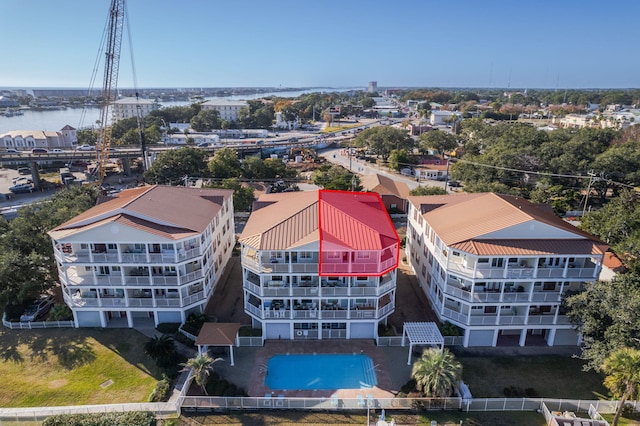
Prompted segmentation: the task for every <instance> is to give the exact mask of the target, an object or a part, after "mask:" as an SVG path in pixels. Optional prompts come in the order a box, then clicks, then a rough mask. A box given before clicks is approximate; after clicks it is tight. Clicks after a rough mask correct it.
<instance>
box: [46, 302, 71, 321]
mask: <svg viewBox="0 0 640 426" xmlns="http://www.w3.org/2000/svg"><path fill="white" fill-rule="evenodd" d="M71 319H73V313H72V312H71V308H69V307H68V306H67V305H65V304H60V303H56V304H55V305H53V307H52V308H51V311H50V312H49V321H69V320H71Z"/></svg>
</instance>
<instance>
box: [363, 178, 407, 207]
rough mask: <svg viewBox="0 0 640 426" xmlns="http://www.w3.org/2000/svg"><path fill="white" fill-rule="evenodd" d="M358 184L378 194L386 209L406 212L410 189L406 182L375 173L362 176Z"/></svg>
mask: <svg viewBox="0 0 640 426" xmlns="http://www.w3.org/2000/svg"><path fill="white" fill-rule="evenodd" d="M360 185H361V186H362V188H363V189H364V190H365V191H371V192H376V193H378V194H380V197H381V198H382V203H383V204H384V206H385V208H386V209H387V211H389V212H392V211H395V210H400V211H402V212H404V213H406V212H407V198H409V192H410V189H409V186H408V185H407V184H406V183H404V182H400V181H397V180H394V179H391V178H389V177H387V176H384V175H380V174H377V173H375V174H371V175H364V176H362V177H361V178H360Z"/></svg>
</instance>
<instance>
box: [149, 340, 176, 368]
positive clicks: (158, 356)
mask: <svg viewBox="0 0 640 426" xmlns="http://www.w3.org/2000/svg"><path fill="white" fill-rule="evenodd" d="M143 350H144V353H145V354H147V356H148V357H149V358H151V359H152V360H154V361H155V362H156V365H158V367H161V368H162V367H167V366H168V365H169V364H171V363H172V362H173V361H174V360H175V357H176V342H175V341H174V340H173V337H171V336H169V335H167V334H163V335H162V336H160V337H157V336H156V337H152V338H151V339H149V340H148V341H147V342H146V343H145V344H144V347H143Z"/></svg>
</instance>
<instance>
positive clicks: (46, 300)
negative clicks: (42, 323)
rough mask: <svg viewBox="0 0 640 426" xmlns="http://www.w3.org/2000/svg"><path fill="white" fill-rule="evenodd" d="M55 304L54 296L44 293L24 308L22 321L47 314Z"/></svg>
mask: <svg viewBox="0 0 640 426" xmlns="http://www.w3.org/2000/svg"><path fill="white" fill-rule="evenodd" d="M52 305H53V296H51V295H43V296H40V298H39V299H38V300H36V301H34V302H33V303H32V304H31V305H29V306H28V307H27V309H25V310H24V313H23V314H22V315H21V316H20V321H33V320H35V319H36V318H38V317H40V316H42V315H44V314H46V313H47V312H49V310H50V309H51V306H52Z"/></svg>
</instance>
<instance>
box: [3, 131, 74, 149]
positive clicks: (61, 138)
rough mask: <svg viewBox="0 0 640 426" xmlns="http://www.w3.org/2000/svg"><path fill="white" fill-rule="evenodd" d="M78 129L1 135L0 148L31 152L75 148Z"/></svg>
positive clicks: (17, 132) (15, 132) (18, 132)
mask: <svg viewBox="0 0 640 426" xmlns="http://www.w3.org/2000/svg"><path fill="white" fill-rule="evenodd" d="M77 139H78V138H77V135H76V129H74V128H73V127H71V126H69V125H66V126H64V127H63V128H62V129H61V130H60V131H57V132H51V131H44V130H14V131H11V132H7V133H2V134H0V148H7V149H15V150H17V151H25V152H29V151H31V150H32V149H33V148H44V149H55V148H66V149H70V148H73V146H74V144H75V143H77V142H78V140H77Z"/></svg>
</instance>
